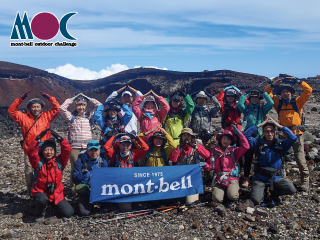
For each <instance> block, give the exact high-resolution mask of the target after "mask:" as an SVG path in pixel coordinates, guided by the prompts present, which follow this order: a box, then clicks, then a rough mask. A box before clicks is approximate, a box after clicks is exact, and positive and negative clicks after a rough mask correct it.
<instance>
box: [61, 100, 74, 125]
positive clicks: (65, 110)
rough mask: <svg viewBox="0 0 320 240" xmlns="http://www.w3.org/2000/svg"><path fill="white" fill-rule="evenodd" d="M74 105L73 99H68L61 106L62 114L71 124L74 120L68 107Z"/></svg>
mask: <svg viewBox="0 0 320 240" xmlns="http://www.w3.org/2000/svg"><path fill="white" fill-rule="evenodd" d="M71 104H72V98H68V99H66V100H65V101H64V103H63V104H62V105H61V106H60V114H61V116H62V117H63V118H64V119H65V120H66V121H67V122H70V121H71V118H72V114H71V112H70V111H68V107H69V106H70V105H71Z"/></svg>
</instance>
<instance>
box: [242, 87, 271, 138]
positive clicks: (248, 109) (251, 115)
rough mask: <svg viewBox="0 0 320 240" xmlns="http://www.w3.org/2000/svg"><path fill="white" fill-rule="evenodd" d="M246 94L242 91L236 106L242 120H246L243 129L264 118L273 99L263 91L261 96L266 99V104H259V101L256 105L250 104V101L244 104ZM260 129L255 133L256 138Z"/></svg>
mask: <svg viewBox="0 0 320 240" xmlns="http://www.w3.org/2000/svg"><path fill="white" fill-rule="evenodd" d="M247 96H248V94H246V93H244V94H242V95H241V96H240V99H239V102H238V104H237V108H238V109H239V110H240V111H241V112H242V113H243V122H245V121H247V125H246V128H245V130H247V129H248V128H249V127H251V126H253V125H258V124H260V123H262V122H263V121H264V120H265V119H266V115H267V113H268V112H269V111H270V110H271V109H272V107H273V103H274V102H273V100H272V98H271V97H270V96H269V94H268V93H266V92H264V93H263V94H262V96H263V97H264V99H265V100H266V101H267V103H266V104H263V105H260V103H258V104H256V105H252V104H251V103H249V104H246V103H245V101H246V99H247ZM261 130H262V129H260V130H259V131H258V132H259V134H258V135H257V137H256V138H257V139H258V138H260V137H261V134H262V131H261Z"/></svg>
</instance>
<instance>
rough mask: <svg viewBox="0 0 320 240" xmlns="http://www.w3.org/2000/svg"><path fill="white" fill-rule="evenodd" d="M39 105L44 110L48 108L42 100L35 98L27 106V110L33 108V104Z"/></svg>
mask: <svg viewBox="0 0 320 240" xmlns="http://www.w3.org/2000/svg"><path fill="white" fill-rule="evenodd" d="M35 103H38V104H40V105H41V107H42V108H44V107H45V106H46V104H45V103H44V102H43V101H42V100H41V99H40V98H33V99H31V100H30V101H29V102H28V104H27V109H29V108H30V107H31V105H32V104H35Z"/></svg>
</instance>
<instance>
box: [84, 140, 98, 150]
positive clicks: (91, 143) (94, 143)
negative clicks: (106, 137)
mask: <svg viewBox="0 0 320 240" xmlns="http://www.w3.org/2000/svg"><path fill="white" fill-rule="evenodd" d="M92 148H95V149H100V143H99V142H98V141H97V140H90V141H89V142H88V145H87V150H90V149H92Z"/></svg>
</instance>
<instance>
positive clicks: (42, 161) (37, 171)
mask: <svg viewBox="0 0 320 240" xmlns="http://www.w3.org/2000/svg"><path fill="white" fill-rule="evenodd" d="M44 161H45V160H44V159H43V158H40V161H39V162H38V165H37V169H36V170H35V171H34V174H33V185H32V187H33V186H34V185H35V184H36V182H37V177H38V174H39V172H40V170H41V168H42V165H43V163H44ZM56 164H57V166H58V168H59V170H60V171H61V172H63V169H64V168H63V166H62V164H61V161H60V159H59V158H58V157H56Z"/></svg>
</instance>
